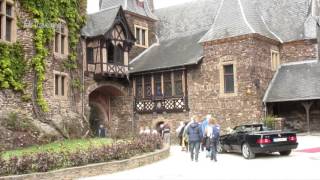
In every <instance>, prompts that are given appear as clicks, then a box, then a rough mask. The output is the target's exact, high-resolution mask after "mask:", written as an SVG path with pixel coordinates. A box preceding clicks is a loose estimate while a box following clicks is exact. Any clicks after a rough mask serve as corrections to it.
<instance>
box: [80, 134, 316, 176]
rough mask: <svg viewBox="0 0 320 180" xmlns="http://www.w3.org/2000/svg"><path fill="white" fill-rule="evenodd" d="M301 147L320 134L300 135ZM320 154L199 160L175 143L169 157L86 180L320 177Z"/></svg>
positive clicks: (310, 145) (313, 144) (226, 156)
mask: <svg viewBox="0 0 320 180" xmlns="http://www.w3.org/2000/svg"><path fill="white" fill-rule="evenodd" d="M298 142H299V147H298V149H297V150H302V149H307V148H316V147H320V136H299V137H298ZM319 170H320V153H319V152H318V153H305V152H298V151H294V152H293V153H292V154H291V155H290V156H289V157H281V156H279V155H278V154H272V155H261V156H257V157H256V159H253V160H245V159H244V158H243V157H242V156H241V155H240V154H220V155H219V156H218V162H212V161H210V160H209V159H206V158H205V153H204V152H202V153H200V159H199V162H192V161H191V160H190V158H189V154H187V153H186V152H182V151H181V149H180V147H178V146H172V148H171V155H170V157H169V158H168V159H166V160H162V161H160V162H157V163H154V164H151V165H148V166H144V167H140V168H137V169H133V170H128V171H124V172H119V173H115V174H111V175H102V176H97V177H91V178H84V179H83V180H96V179H97V180H120V179H121V180H122V179H130V180H161V179H173V180H175V179H178V180H185V179H199V180H200V179H246V180H248V179H252V180H253V179H254V180H256V179H279V180H280V179H281V180H283V179H290V180H291V179H294V180H298V179H299V180H300V179H301V180H311V179H312V180H320V173H319Z"/></svg>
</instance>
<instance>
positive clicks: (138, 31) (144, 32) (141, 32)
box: [134, 25, 149, 48]
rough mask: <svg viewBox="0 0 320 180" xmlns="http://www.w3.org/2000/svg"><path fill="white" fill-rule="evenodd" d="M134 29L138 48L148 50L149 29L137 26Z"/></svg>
mask: <svg viewBox="0 0 320 180" xmlns="http://www.w3.org/2000/svg"><path fill="white" fill-rule="evenodd" d="M134 29H135V37H136V46H140V47H144V48H147V47H148V46H149V42H148V29H147V28H145V27H142V26H137V25H135V28H134Z"/></svg>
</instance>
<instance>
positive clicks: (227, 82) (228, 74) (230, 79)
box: [223, 64, 235, 93]
mask: <svg viewBox="0 0 320 180" xmlns="http://www.w3.org/2000/svg"><path fill="white" fill-rule="evenodd" d="M223 76H224V93H234V92H235V81H234V67H233V64H228V65H224V66H223Z"/></svg>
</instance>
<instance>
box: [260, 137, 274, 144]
mask: <svg viewBox="0 0 320 180" xmlns="http://www.w3.org/2000/svg"><path fill="white" fill-rule="evenodd" d="M257 143H258V144H270V143H271V140H270V139H267V138H260V139H257Z"/></svg>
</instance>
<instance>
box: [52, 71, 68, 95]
mask: <svg viewBox="0 0 320 180" xmlns="http://www.w3.org/2000/svg"><path fill="white" fill-rule="evenodd" d="M67 84H68V80H67V74H66V73H62V72H56V71H55V72H54V94H55V96H58V97H66V95H67V91H68V89H67Z"/></svg>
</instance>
